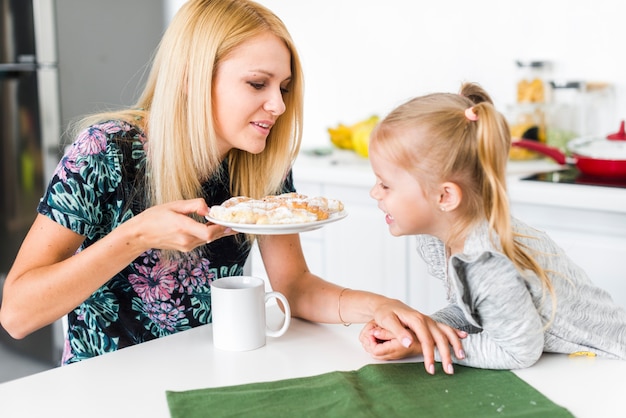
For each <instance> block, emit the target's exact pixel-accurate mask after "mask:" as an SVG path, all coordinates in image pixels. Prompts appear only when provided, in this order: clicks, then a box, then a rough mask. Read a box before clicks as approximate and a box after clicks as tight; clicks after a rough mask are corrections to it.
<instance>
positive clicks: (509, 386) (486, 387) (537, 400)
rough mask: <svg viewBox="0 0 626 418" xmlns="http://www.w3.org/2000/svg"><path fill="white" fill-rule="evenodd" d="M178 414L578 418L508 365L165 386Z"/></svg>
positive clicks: (397, 367)
mask: <svg viewBox="0 0 626 418" xmlns="http://www.w3.org/2000/svg"><path fill="white" fill-rule="evenodd" d="M166 396H167V402H168V405H169V409H170V413H171V415H172V417H173V418H193V417H273V418H274V417H296V418H302V417H315V418H322V417H341V418H356V417H480V418H487V417H550V418H557V417H572V416H573V415H572V414H571V413H570V412H569V411H568V410H567V409H565V408H563V407H561V406H559V405H556V404H555V403H553V402H552V401H550V400H549V399H548V398H546V397H545V396H543V395H542V394H541V393H540V392H538V391H537V390H535V389H534V388H533V387H532V386H530V385H529V384H527V383H526V382H524V381H523V380H521V379H520V378H518V377H517V376H516V375H515V374H513V373H512V372H510V371H508V370H484V369H474V368H470V367H463V366H459V365H456V366H455V373H454V375H452V376H449V375H446V374H444V373H443V371H442V370H441V367H440V365H438V369H437V373H436V374H435V375H434V376H431V375H428V374H427V373H426V372H425V371H424V364H423V363H382V364H370V365H367V366H365V367H363V368H361V369H359V370H356V371H348V372H332V373H326V374H322V375H318V376H311V377H303V378H295V379H287V380H280V381H276V382H263V383H251V384H246V385H238V386H229V387H218V388H207V389H195V390H189V391H184V392H174V391H167V393H166Z"/></svg>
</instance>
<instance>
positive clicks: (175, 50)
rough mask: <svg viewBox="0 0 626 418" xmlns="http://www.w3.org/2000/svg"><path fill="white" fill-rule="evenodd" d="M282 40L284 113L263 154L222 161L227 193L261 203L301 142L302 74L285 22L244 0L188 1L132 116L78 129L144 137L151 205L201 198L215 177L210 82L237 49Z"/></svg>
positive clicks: (100, 117)
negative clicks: (112, 129) (116, 124)
mask: <svg viewBox="0 0 626 418" xmlns="http://www.w3.org/2000/svg"><path fill="white" fill-rule="evenodd" d="M268 32H269V33H272V34H274V35H275V36H277V37H278V38H279V39H281V40H282V41H283V42H284V43H285V45H286V46H287V48H288V49H289V51H290V53H291V77H292V78H291V83H290V86H289V92H288V93H286V94H285V95H284V96H283V100H284V102H285V107H286V110H285V112H284V114H283V115H281V116H280V117H279V118H278V120H277V121H276V123H275V125H274V126H273V127H272V130H271V132H270V134H269V136H268V138H267V145H266V147H265V150H264V151H263V152H261V153H260V154H256V155H254V154H250V153H247V152H244V151H241V150H237V149H233V150H231V151H230V153H229V155H228V170H229V172H230V179H231V185H230V188H231V194H232V195H246V196H250V197H254V198H259V197H262V196H265V195H267V194H272V193H276V192H277V191H279V190H280V187H281V185H282V183H283V181H284V179H285V176H286V174H287V172H288V170H289V168H290V167H291V165H292V163H293V161H294V159H295V157H296V155H297V153H298V150H299V148H300V143H301V138H302V119H303V115H302V107H303V95H304V93H303V90H304V86H303V75H302V67H301V63H300V59H299V57H298V53H297V51H296V48H295V46H294V43H293V41H292V39H291V35H290V34H289V32H288V31H287V28H286V27H285V25H284V24H283V22H282V21H281V20H280V19H279V18H278V17H277V16H276V15H275V14H274V13H272V12H271V11H270V10H268V9H267V8H265V7H263V6H261V5H259V4H257V3H255V2H252V1H249V0H189V1H187V2H186V3H185V4H184V5H183V6H182V7H181V9H180V10H179V11H178V13H177V14H176V15H175V16H174V18H173V19H172V22H171V23H170V25H169V27H168V29H167V30H166V32H165V34H164V36H163V38H162V39H161V42H160V44H159V47H158V48H157V51H156V54H155V57H154V60H153V63H152V69H151V71H150V74H149V76H148V80H147V82H146V87H145V89H144V91H143V93H142V95H141V97H140V98H139V99H138V101H137V103H136V104H135V105H134V106H133V107H132V108H131V109H125V110H121V111H116V112H107V113H101V114H97V115H93V116H90V117H87V118H85V119H83V120H82V121H81V123H80V125H79V129H84V128H85V127H87V126H89V125H91V124H93V123H96V122H99V121H104V120H113V119H120V120H125V121H127V122H129V123H131V124H134V125H138V126H139V127H140V128H142V129H143V130H145V132H146V133H147V137H148V142H147V152H148V176H147V188H148V193H147V198H148V202H149V206H150V205H158V204H162V203H167V202H171V201H174V200H179V199H190V198H195V197H199V196H202V182H204V181H206V180H207V179H209V178H210V177H211V176H213V175H216V174H218V173H219V170H220V166H221V162H222V161H221V159H220V155H219V152H218V149H217V141H216V133H215V121H214V119H213V103H212V95H213V77H214V76H215V73H216V71H217V68H218V67H219V65H220V63H221V62H222V61H223V60H224V59H227V58H228V56H229V54H230V53H231V52H232V51H233V50H234V49H235V48H237V47H238V46H240V45H241V44H242V43H244V42H246V41H248V40H250V39H252V38H254V37H256V36H258V35H261V34H264V33H268Z"/></svg>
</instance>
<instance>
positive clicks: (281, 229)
mask: <svg viewBox="0 0 626 418" xmlns="http://www.w3.org/2000/svg"><path fill="white" fill-rule="evenodd" d="M346 216H348V212H346V211H345V210H343V211H341V212H339V213H334V214H332V215H330V216H329V217H328V219H324V220H323V221H314V222H304V223H299V224H275V225H258V224H240V223H234V222H224V221H220V220H219V219H215V218H211V217H210V216H207V217H206V218H207V220H208V221H209V222H211V223H214V224H217V225H222V226H226V227H229V228H231V229H232V230H233V231H237V232H243V233H244V234H254V235H286V234H297V233H300V232H307V231H313V230H315V229H319V228H321V227H323V226H324V225H326V224H329V223H332V222H336V221H339V220H341V219H343V218H345V217H346Z"/></svg>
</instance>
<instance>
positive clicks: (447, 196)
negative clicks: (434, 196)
mask: <svg viewBox="0 0 626 418" xmlns="http://www.w3.org/2000/svg"><path fill="white" fill-rule="evenodd" d="M462 199H463V192H462V191H461V188H460V187H459V186H458V185H457V184H456V183H452V182H446V183H443V184H442V185H441V187H440V192H439V202H437V203H438V205H439V209H441V211H443V212H451V211H453V210H455V209H456V208H457V207H458V206H459V205H460V204H461V200H462Z"/></svg>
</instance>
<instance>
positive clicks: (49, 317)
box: [0, 199, 224, 339]
mask: <svg viewBox="0 0 626 418" xmlns="http://www.w3.org/2000/svg"><path fill="white" fill-rule="evenodd" d="M194 212H195V213H197V214H198V215H200V216H204V215H206V214H207V213H208V207H207V205H206V203H205V202H204V200H203V199H194V200H188V201H179V202H173V203H169V204H166V205H161V206H157V207H153V208H150V209H148V210H146V211H144V212H142V213H141V214H139V215H137V216H135V217H133V218H131V219H130V220H128V221H126V222H125V223H123V224H122V225H120V226H119V227H118V228H116V229H115V230H113V231H112V232H111V233H110V234H109V235H107V236H106V237H104V238H103V239H101V240H99V241H98V242H96V243H94V244H93V245H91V246H90V247H89V248H86V249H85V250H83V251H80V252H79V253H77V254H75V253H76V250H77V249H78V248H79V247H80V245H81V244H82V242H83V241H84V237H83V236H81V235H79V234H77V233H75V232H73V231H71V230H70V229H68V228H65V227H63V226H61V225H59V224H58V223H56V222H54V221H52V220H51V219H49V218H47V217H46V216H44V215H38V216H37V218H36V219H35V222H34V223H33V226H32V227H31V229H30V231H29V232H28V234H27V236H26V238H25V239H24V242H23V243H22V246H21V248H20V250H19V252H18V254H17V257H16V259H15V262H14V264H13V266H12V268H11V270H10V271H9V274H8V276H7V279H6V283H5V286H4V292H3V299H2V307H1V309H0V322H1V323H2V326H3V327H4V328H5V329H6V330H7V332H9V334H11V335H12V336H13V337H14V338H18V339H19V338H23V337H25V336H26V335H28V334H30V333H31V332H33V331H36V330H37V329H39V328H41V327H43V326H45V325H48V324H51V323H52V322H54V321H56V320H57V319H59V318H61V317H62V316H63V315H66V314H67V313H68V312H70V311H71V310H72V309H74V308H75V307H76V306H78V305H80V304H81V303H82V302H83V301H85V299H87V298H88V297H89V296H90V295H91V294H92V293H93V292H94V291H96V290H97V289H98V288H99V287H100V286H102V285H103V284H104V283H106V282H107V281H108V280H109V279H111V278H112V277H113V276H114V275H115V274H117V273H118V272H120V271H121V270H122V269H123V268H124V267H126V266H127V265H128V264H130V263H131V262H132V261H133V260H134V259H135V258H137V257H138V256H139V255H141V254H142V253H143V252H145V251H147V250H148V249H150V248H159V249H173V250H179V251H189V250H191V249H193V248H195V247H197V246H199V245H202V244H204V243H206V242H208V241H212V240H215V239H218V238H221V237H222V236H224V228H223V227H221V226H217V225H213V226H207V225H205V224H202V223H198V222H196V221H194V220H193V219H191V218H190V217H189V216H187V214H190V213H194Z"/></svg>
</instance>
